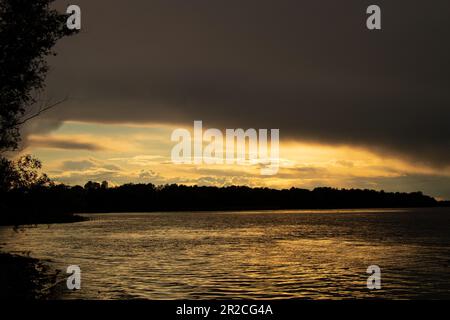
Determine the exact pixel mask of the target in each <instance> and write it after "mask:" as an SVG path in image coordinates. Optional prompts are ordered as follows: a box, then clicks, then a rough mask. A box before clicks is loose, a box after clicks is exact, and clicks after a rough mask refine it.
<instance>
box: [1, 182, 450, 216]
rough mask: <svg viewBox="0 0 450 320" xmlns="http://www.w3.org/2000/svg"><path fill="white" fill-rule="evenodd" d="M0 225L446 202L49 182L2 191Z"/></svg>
mask: <svg viewBox="0 0 450 320" xmlns="http://www.w3.org/2000/svg"><path fill="white" fill-rule="evenodd" d="M2 193H3V194H2V195H1V198H2V199H5V201H2V203H1V204H0V207H1V211H2V212H3V213H2V215H1V219H0V224H1V225H21V224H38V223H44V224H46V223H65V222H77V221H83V220H84V219H85V218H83V217H80V216H77V215H76V214H77V213H106V212H155V211H227V210H277V209H278V210H283V209H344V208H345V209H353V208H355V209H356V208H412V207H438V206H449V202H448V201H437V200H435V199H434V198H432V197H429V196H426V195H423V194H422V193H421V192H413V193H400V192H395V193H394V192H384V191H375V190H360V189H334V188H324V187H323V188H316V189H314V190H307V189H298V188H290V189H283V190H277V189H269V188H250V187H246V186H229V187H202V186H185V185H175V184H173V185H164V186H156V185H154V184H151V183H149V184H125V185H122V186H118V187H112V188H108V185H107V183H106V182H104V183H102V184H100V183H96V182H91V181H90V182H88V183H86V185H85V186H84V187H81V186H66V185H51V186H38V187H33V188H30V189H27V190H23V189H12V190H9V191H4V192H2Z"/></svg>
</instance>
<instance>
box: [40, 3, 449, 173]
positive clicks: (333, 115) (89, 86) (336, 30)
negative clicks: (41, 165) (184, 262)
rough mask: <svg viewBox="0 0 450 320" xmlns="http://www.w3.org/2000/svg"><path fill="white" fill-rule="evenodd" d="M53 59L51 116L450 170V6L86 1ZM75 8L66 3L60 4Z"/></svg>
mask: <svg viewBox="0 0 450 320" xmlns="http://www.w3.org/2000/svg"><path fill="white" fill-rule="evenodd" d="M77 4H78V5H80V7H81V9H82V28H83V29H82V32H81V33H80V34H78V35H76V36H75V37H72V38H69V39H65V40H63V41H62V42H61V43H60V44H59V45H58V47H57V51H58V53H59V55H58V56H57V57H55V58H52V59H51V60H50V63H51V68H52V69H51V70H52V71H51V74H50V75H49V78H48V94H49V96H50V97H59V96H65V95H68V96H69V97H70V99H69V101H67V102H66V103H65V104H64V105H63V106H60V107H58V108H56V109H54V110H52V111H51V112H49V113H47V114H46V115H45V117H46V118H47V119H51V120H57V121H66V120H80V121H90V122H102V123H125V122H126V123H168V124H182V125H189V126H191V125H192V122H193V121H194V120H203V121H204V124H205V126H209V127H218V128H234V127H243V128H280V136H281V139H282V140H286V139H292V140H303V141H316V142H320V143H326V144H347V145H355V146H362V147H365V148H369V149H371V150H374V151H377V152H380V153H383V152H386V153H389V154H395V155H398V156H399V157H402V158H405V159H407V160H409V161H412V162H416V161H417V162H421V163H426V164H429V165H432V166H435V167H447V166H449V165H450V152H449V150H450V149H449V148H450V59H449V57H450V42H449V41H448V39H449V38H450V19H449V12H450V2H449V1H448V0H435V1H423V0H422V1H418V0H408V1H407V0H397V1H385V0H379V1H377V4H378V5H379V6H380V7H381V9H382V30H380V31H369V30H367V28H366V25H365V24H366V18H367V15H366V8H367V6H368V5H370V4H373V3H372V1H370V2H369V1H364V0H363V1H361V0H349V1H345V2H344V1H332V0H327V1H324V0H318V1H301V0H277V1H275V0H272V1H264V0H258V1H256V0H251V1H249V0H239V1H235V0H226V1H225V0H191V1H182V0H150V1H149V0H139V1H138V0H136V1H122V2H120V3H119V2H114V3H111V2H110V1H106V0H98V1H87V0H79V1H77ZM60 6H62V7H61V8H64V6H63V4H60Z"/></svg>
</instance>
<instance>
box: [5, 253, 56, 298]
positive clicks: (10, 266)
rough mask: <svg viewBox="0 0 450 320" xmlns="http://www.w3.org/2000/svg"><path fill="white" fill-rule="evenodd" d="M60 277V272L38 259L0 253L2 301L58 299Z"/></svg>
mask: <svg viewBox="0 0 450 320" xmlns="http://www.w3.org/2000/svg"><path fill="white" fill-rule="evenodd" d="M58 277H59V271H56V270H52V268H51V267H50V266H48V265H47V264H45V263H44V262H42V261H40V260H38V259H35V258H32V257H28V256H21V255H16V254H10V253H5V252H0V283H1V284H2V287H1V289H0V298H1V299H25V300H35V299H52V298H57V297H58V295H59V293H58V290H60V289H59V288H58V284H59V283H60V282H61V280H59V279H58Z"/></svg>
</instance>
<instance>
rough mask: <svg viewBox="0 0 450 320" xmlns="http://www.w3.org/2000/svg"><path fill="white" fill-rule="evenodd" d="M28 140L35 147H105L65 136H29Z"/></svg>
mask: <svg viewBox="0 0 450 320" xmlns="http://www.w3.org/2000/svg"><path fill="white" fill-rule="evenodd" d="M28 141H29V142H30V143H31V144H32V145H33V146H35V147H41V148H52V149H67V150H88V151H101V150H105V148H104V147H103V146H101V145H99V144H95V143H92V142H81V141H74V140H71V139H64V138H53V137H45V136H42V137H29V139H28Z"/></svg>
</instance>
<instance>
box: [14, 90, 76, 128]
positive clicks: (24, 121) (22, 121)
mask: <svg viewBox="0 0 450 320" xmlns="http://www.w3.org/2000/svg"><path fill="white" fill-rule="evenodd" d="M66 100H67V97H65V98H63V99H61V100H59V101H57V102H55V103H53V104H51V105H49V106H46V107H44V108H40V109H39V111H38V112H36V113H35V114H33V115H31V116H29V117H26V118H25V119H23V120H21V121H19V122H17V124H16V125H18V126H20V125H23V124H24V123H26V122H28V121H30V120H31V119H34V118H36V117H38V116H39V115H41V114H42V113H43V112H45V111H47V110H49V109H51V108H54V107H56V106H57V105H59V104H61V103H63V102H65V101H66Z"/></svg>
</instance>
